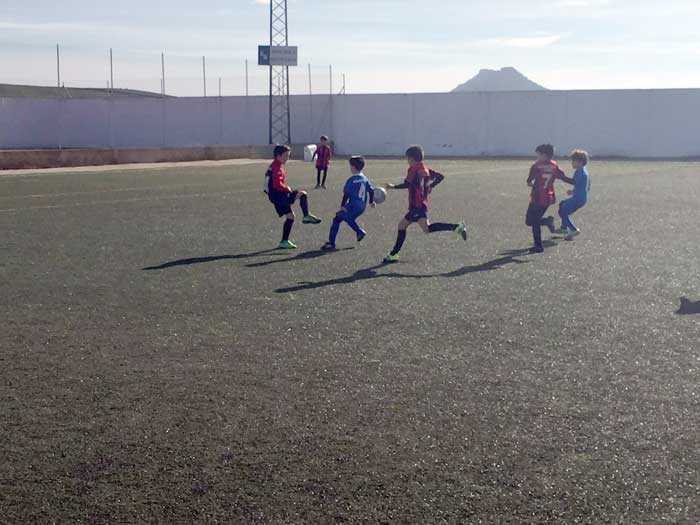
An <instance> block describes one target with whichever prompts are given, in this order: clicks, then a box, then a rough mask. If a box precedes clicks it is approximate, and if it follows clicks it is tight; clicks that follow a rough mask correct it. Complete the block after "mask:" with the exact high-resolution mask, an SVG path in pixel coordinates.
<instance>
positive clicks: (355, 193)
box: [343, 173, 374, 213]
mask: <svg viewBox="0 0 700 525" xmlns="http://www.w3.org/2000/svg"><path fill="white" fill-rule="evenodd" d="M370 191H374V188H373V187H372V183H371V182H370V181H369V179H368V178H367V177H365V175H364V174H363V173H358V174H356V175H353V176H352V177H350V178H349V179H348V180H347V182H346V183H345V188H343V193H345V195H347V199H348V203H347V208H348V210H352V211H354V212H356V213H362V212H363V211H365V208H366V207H367V196H368V194H369V192H370Z"/></svg>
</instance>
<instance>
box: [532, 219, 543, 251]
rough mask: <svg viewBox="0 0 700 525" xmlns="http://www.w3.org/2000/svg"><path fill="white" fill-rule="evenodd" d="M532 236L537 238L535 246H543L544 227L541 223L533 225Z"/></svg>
mask: <svg viewBox="0 0 700 525" xmlns="http://www.w3.org/2000/svg"><path fill="white" fill-rule="evenodd" d="M532 238H533V239H534V240H535V246H542V227H541V226H540V224H539V223H537V224H536V225H534V226H533V227H532Z"/></svg>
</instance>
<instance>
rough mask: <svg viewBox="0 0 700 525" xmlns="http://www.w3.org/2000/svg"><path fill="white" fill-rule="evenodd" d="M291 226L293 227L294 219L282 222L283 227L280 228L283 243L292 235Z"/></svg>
mask: <svg viewBox="0 0 700 525" xmlns="http://www.w3.org/2000/svg"><path fill="white" fill-rule="evenodd" d="M292 226H294V219H287V220H286V221H284V227H283V228H282V240H283V241H288V240H289V234H290V233H292Z"/></svg>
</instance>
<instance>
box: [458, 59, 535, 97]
mask: <svg viewBox="0 0 700 525" xmlns="http://www.w3.org/2000/svg"><path fill="white" fill-rule="evenodd" d="M546 89H547V88H545V87H542V86H540V85H539V84H536V83H535V82H533V81H532V80H530V79H529V78H527V77H526V76H525V75H523V74H522V73H520V71H518V70H517V69H515V68H514V67H511V66H508V67H504V68H501V69H500V70H494V69H482V70H481V71H479V74H478V75H476V76H475V77H474V78H472V79H471V80H468V81H467V82H465V83H464V84H461V85H459V86H457V87H456V88H455V89H453V90H452V92H453V93H455V92H462V91H543V90H546Z"/></svg>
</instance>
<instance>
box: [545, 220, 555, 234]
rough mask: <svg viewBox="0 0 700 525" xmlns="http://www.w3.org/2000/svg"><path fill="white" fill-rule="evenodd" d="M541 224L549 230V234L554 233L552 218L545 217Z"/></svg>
mask: <svg viewBox="0 0 700 525" xmlns="http://www.w3.org/2000/svg"><path fill="white" fill-rule="evenodd" d="M543 224H544V225H545V226H546V227H547V228H549V231H550V232H551V233H556V231H557V229H556V228H555V227H554V217H551V216H550V217H547V218H546V219H545V220H544V222H543Z"/></svg>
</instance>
